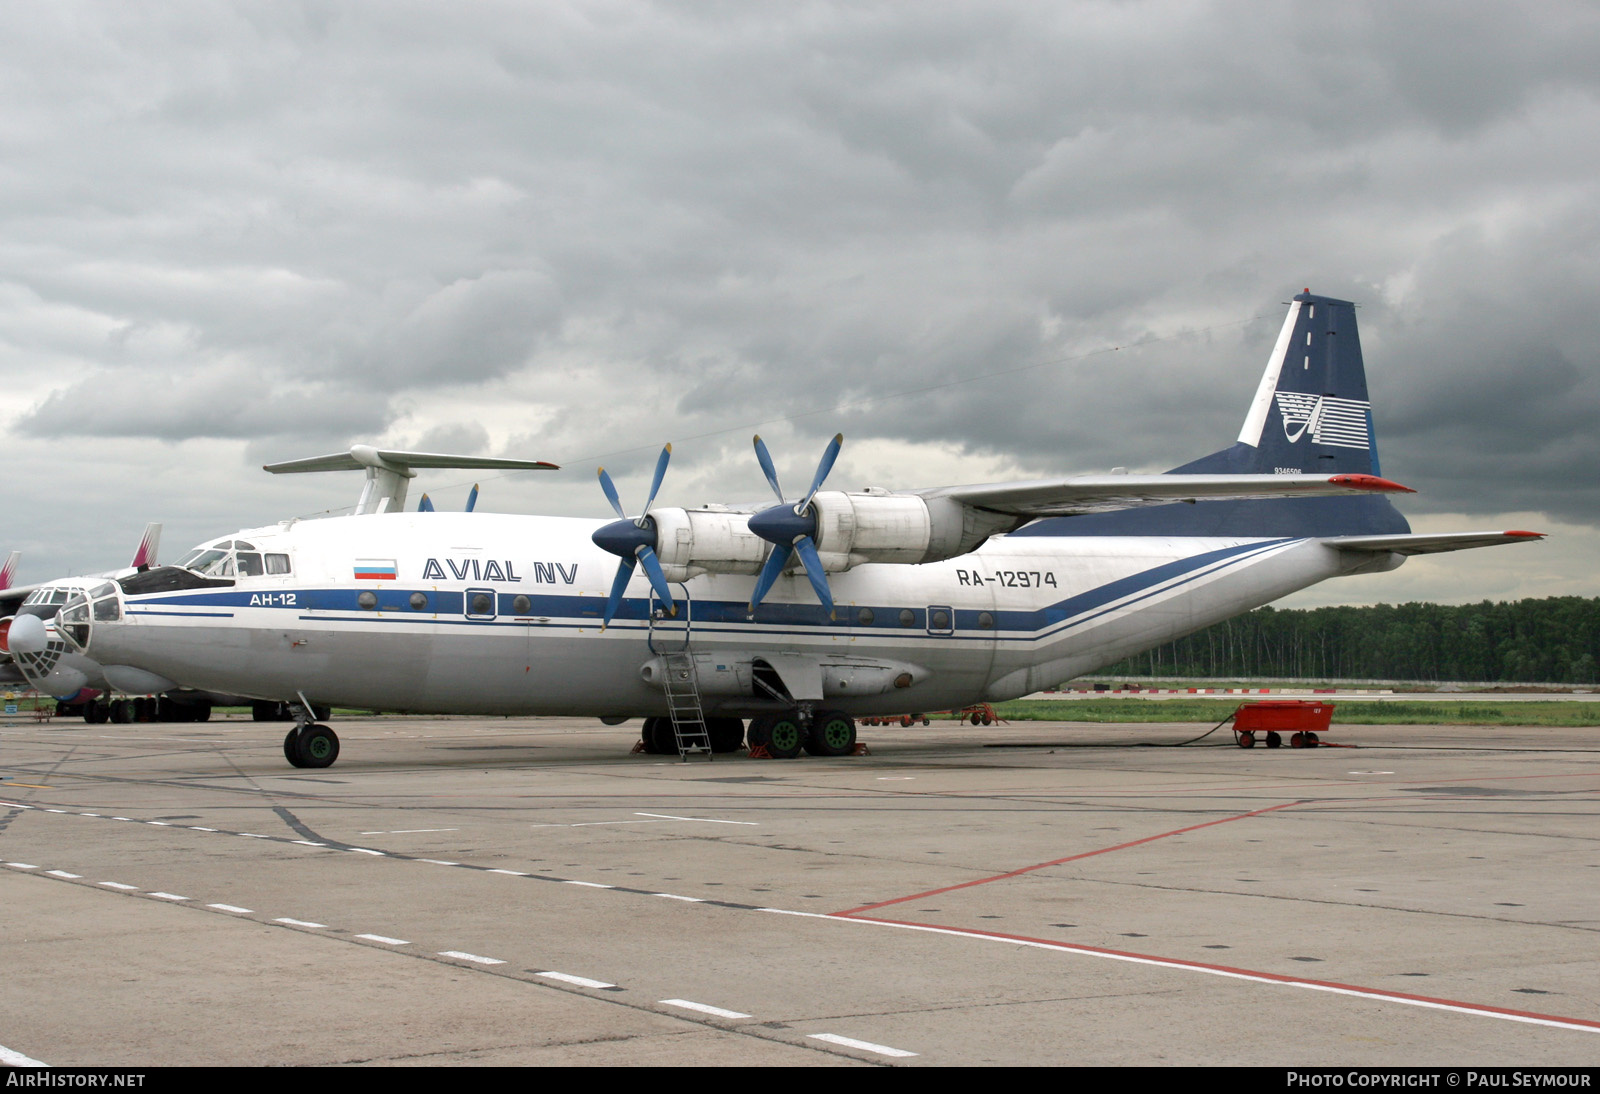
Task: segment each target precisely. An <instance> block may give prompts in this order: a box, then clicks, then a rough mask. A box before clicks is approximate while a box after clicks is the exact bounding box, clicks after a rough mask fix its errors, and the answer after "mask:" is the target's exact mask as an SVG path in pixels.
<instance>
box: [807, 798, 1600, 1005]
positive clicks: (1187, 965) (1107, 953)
mask: <svg viewBox="0 0 1600 1094" xmlns="http://www.w3.org/2000/svg"><path fill="white" fill-rule="evenodd" d="M1294 804H1296V803H1294V802H1287V803H1285V804H1284V805H1279V806H1273V808H1274V809H1283V808H1287V806H1289V805H1294ZM1243 815H1244V816H1251V815H1252V814H1248V813H1246V814H1243ZM1227 819H1228V820H1237V819H1238V818H1236V817H1229V818H1227ZM1211 823H1213V824H1220V823H1222V822H1221V821H1212V822H1211ZM1200 827H1204V825H1201V826H1200ZM1184 831H1189V829H1184ZM1155 838H1159V837H1155ZM1063 861H1066V860H1063ZM826 918H831V919H840V920H845V921H847V922H851V923H863V924H872V925H874V926H880V927H900V928H903V929H906V930H914V931H928V932H931V933H934V934H948V935H955V936H958V937H965V938H978V939H987V940H991V941H996V942H1010V943H1013V944H1016V945H1022V946H1032V947H1037V948H1040V949H1046V950H1057V951H1060V952H1062V953H1076V954H1083V955H1085V956H1087V957H1104V958H1109V959H1111V960H1114V961H1128V962H1132V963H1134V964H1139V965H1154V966H1157V967H1160V968H1168V969H1181V970H1184V971H1188V972H1202V973H1208V974H1210V975H1213V976H1226V977H1231V978H1234V979H1238V980H1253V981H1256V982H1258V983H1264V984H1282V985H1284V986H1286V987H1293V988H1307V989H1310V990H1312V991H1327V992H1334V993H1336V994H1340V995H1353V996H1358V997H1360V998H1365V999H1376V1000H1382V1001H1387V1002H1392V1003H1404V1004H1406V1005H1408V1006H1418V1007H1430V1008H1434V1009H1439V1010H1453V1011H1457V1012H1460V1013H1463V1014H1475V1015H1480V1016H1483V1017H1489V1018H1504V1019H1509V1020H1511V1021H1516V1022H1530V1023H1535V1024H1538V1025H1553V1026H1561V1027H1563V1028H1566V1029H1576V1030H1582V1031H1585V1032H1589V1033H1600V1022H1596V1021H1592V1020H1590V1019H1587V1018H1568V1017H1565V1016H1563V1015H1559V1014H1541V1013H1539V1012H1538V1011H1531V1010H1514V1009H1512V1008H1510V1007H1496V1006H1491V1005H1489V1004H1487V1003H1467V1002H1463V1001H1462V1000H1459V999H1443V998H1439V997H1436V996H1431V995H1413V994H1411V993H1410V992H1403V991H1387V990H1384V989H1382V988H1367V987H1362V986H1361V985H1359V984H1344V983H1340V982H1339V981H1337V980H1311V979H1307V978H1305V977H1300V976H1287V975H1285V974H1283V973H1276V972H1262V971H1260V970H1257V969H1241V968H1237V967H1235V966H1233V965H1213V964H1210V963H1208V962H1205V961H1187V960H1184V959H1182V958H1176V957H1158V956H1156V955H1154V954H1144V953H1132V952H1130V951H1127V950H1113V949H1108V948H1106V947H1103V946H1084V945H1079V944H1076V943H1071V942H1057V941H1054V940H1051V939H1048V938H1033V937H1031V936H1029V935H1023V934H1005V933H1003V932H1000V931H983V930H977V929H975V928H965V927H941V926H939V925H937V924H933V923H915V922H911V921H909V920H896V919H874V918H872V917H869V916H856V915H853V914H851V913H848V912H835V913H834V914H833V915H831V916H828V917H826Z"/></svg>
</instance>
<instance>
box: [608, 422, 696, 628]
mask: <svg viewBox="0 0 1600 1094" xmlns="http://www.w3.org/2000/svg"><path fill="white" fill-rule="evenodd" d="M671 458H672V446H671V445H670V444H669V445H667V446H666V447H665V448H663V449H662V450H661V458H660V459H659V460H657V461H656V474H655V478H654V479H652V480H651V482H650V497H649V498H648V499H647V500H646V501H645V503H644V511H643V512H641V513H640V514H639V515H638V516H637V517H629V516H628V515H627V514H626V513H624V512H623V511H622V500H621V499H620V498H619V497H617V488H616V486H615V485H613V484H612V482H611V476H610V475H608V474H606V469H605V468H603V467H602V468H600V489H602V490H604V491H605V493H606V500H607V501H609V502H610V503H611V508H612V509H613V510H615V511H616V514H617V517H618V518H619V519H617V520H614V521H612V522H611V523H610V524H607V525H606V526H605V527H603V528H599V529H597V530H596V531H595V533H594V535H593V536H591V537H590V538H591V539H593V540H594V543H595V546H596V547H599V548H600V549H601V550H604V551H610V552H611V553H612V554H614V555H616V556H617V557H618V558H620V559H622V564H621V565H620V566H618V567H617V576H616V578H615V579H614V580H613V581H612V582H611V597H610V599H608V600H607V601H606V611H605V616H604V617H603V618H602V621H601V629H602V630H604V629H605V627H607V626H609V625H610V623H611V620H612V618H613V617H614V616H615V615H616V614H617V608H618V607H620V606H621V604H622V594H623V592H624V591H625V590H626V589H627V587H628V581H629V580H630V579H631V578H632V577H633V570H634V566H635V565H636V564H637V563H640V562H642V563H644V572H645V576H647V577H648V578H649V579H650V585H651V587H652V588H654V589H655V591H656V596H657V597H659V598H660V600H661V603H662V604H663V605H665V606H666V610H667V614H668V615H677V614H678V605H677V604H676V603H675V602H674V601H673V599H672V592H671V590H669V589H668V588H667V575H666V574H665V573H663V572H662V569H661V560H660V559H658V558H657V557H656V522H655V520H654V519H653V518H652V517H651V516H650V507H651V506H652V505H654V504H655V501H656V494H657V493H658V492H659V491H660V489H661V480H662V479H663V478H664V477H665V476H666V473H667V461H668V460H669V459H671Z"/></svg>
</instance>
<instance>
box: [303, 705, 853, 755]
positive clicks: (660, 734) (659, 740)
mask: <svg viewBox="0 0 1600 1094" xmlns="http://www.w3.org/2000/svg"><path fill="white" fill-rule="evenodd" d="M706 734H707V736H709V737H710V738H711V751H712V752H718V753H721V752H736V751H738V749H739V746H740V745H742V744H748V745H749V746H750V751H751V752H754V751H755V750H756V749H758V748H760V749H765V750H766V751H765V755H767V756H769V757H771V758H772V759H775V760H792V759H794V758H795V757H796V756H798V755H800V753H801V752H806V753H809V754H810V755H812V756H848V755H850V754H851V753H852V752H854V751H855V750H856V722H855V719H854V718H852V717H850V715H848V714H846V713H845V712H844V711H842V710H819V711H817V712H815V713H814V714H812V715H811V718H810V725H809V726H808V725H807V724H806V719H805V718H803V717H802V716H801V714H800V713H799V712H790V713H786V714H762V715H758V716H756V717H754V718H752V719H750V727H749V729H748V730H747V729H746V728H745V724H744V722H743V721H741V720H740V719H738V718H707V719H706ZM640 745H641V748H640V751H643V752H647V753H649V754H651V755H653V756H676V755H677V754H678V742H677V737H676V736H675V735H674V733H673V731H672V719H671V718H646V719H645V720H644V728H643V730H642V732H641V734H640ZM285 747H286V748H287V745H285Z"/></svg>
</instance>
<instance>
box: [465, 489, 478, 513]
mask: <svg viewBox="0 0 1600 1094" xmlns="http://www.w3.org/2000/svg"><path fill="white" fill-rule="evenodd" d="M477 504H478V484H477V483H473V484H472V493H470V494H468V495H467V509H466V511H467V512H469V513H470V512H472V507H473V506H474V505H477Z"/></svg>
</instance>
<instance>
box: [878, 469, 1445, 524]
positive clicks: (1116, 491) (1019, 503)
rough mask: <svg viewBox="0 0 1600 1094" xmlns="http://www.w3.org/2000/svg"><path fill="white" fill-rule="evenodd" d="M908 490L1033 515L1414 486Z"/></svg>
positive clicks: (1345, 479)
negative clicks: (1182, 502)
mask: <svg viewBox="0 0 1600 1094" xmlns="http://www.w3.org/2000/svg"><path fill="white" fill-rule="evenodd" d="M908 492H909V493H912V494H916V495H917V496H919V497H922V498H926V499H928V500H930V501H931V500H934V499H936V498H948V499H950V500H951V501H955V502H959V503H960V504H962V505H964V506H969V507H971V508H974V509H982V510H986V511H988V512H991V513H1006V514H1010V515H1012V516H1016V517H1023V518H1027V519H1029V520H1033V519H1036V518H1039V517H1068V516H1077V515H1079V514H1083V513H1104V512H1109V511H1111V510H1113V509H1132V508H1135V507H1138V506H1143V505H1167V504H1170V503H1172V502H1180V501H1206V500H1216V499H1223V498H1226V499H1232V500H1240V499H1246V498H1306V497H1326V496H1330V495H1336V494H1370V493H1400V494H1412V493H1415V492H1416V491H1414V490H1412V489H1411V488H1410V487H1408V486H1402V485H1400V484H1399V483H1397V482H1393V481H1391V480H1389V479H1385V478H1380V477H1378V476H1377V475H1069V476H1066V477H1064V478H1059V479H1041V480H1037V481H1034V482H997V483H983V484H980V485H975V486H939V487H934V488H932V489H927V490H912V491H908Z"/></svg>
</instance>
